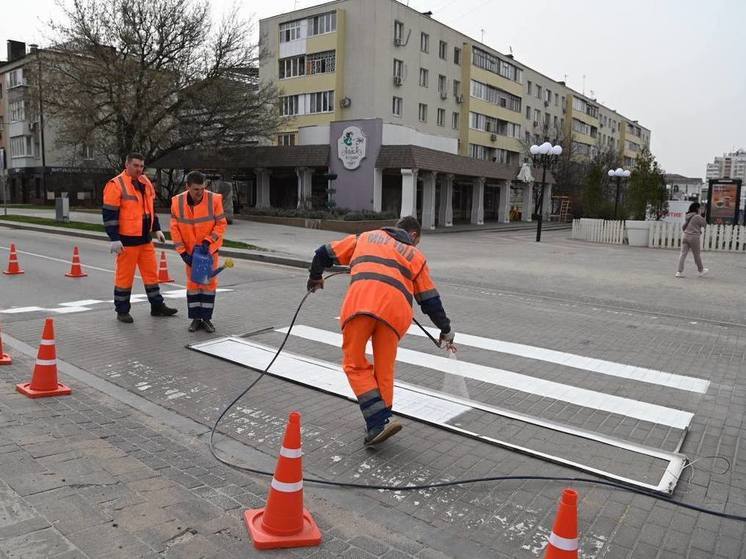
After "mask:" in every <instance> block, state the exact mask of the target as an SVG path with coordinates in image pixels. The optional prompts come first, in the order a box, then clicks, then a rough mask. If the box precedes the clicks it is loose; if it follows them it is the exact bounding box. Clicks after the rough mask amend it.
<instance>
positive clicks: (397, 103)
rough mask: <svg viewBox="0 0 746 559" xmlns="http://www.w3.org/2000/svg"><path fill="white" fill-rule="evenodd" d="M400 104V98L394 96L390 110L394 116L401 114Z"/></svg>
mask: <svg viewBox="0 0 746 559" xmlns="http://www.w3.org/2000/svg"><path fill="white" fill-rule="evenodd" d="M401 104H402V98H401V97H394V99H393V102H392V103H391V112H392V113H393V115H394V116H401Z"/></svg>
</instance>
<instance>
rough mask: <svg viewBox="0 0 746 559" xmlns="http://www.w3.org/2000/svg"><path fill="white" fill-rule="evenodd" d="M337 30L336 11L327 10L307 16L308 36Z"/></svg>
mask: <svg viewBox="0 0 746 559" xmlns="http://www.w3.org/2000/svg"><path fill="white" fill-rule="evenodd" d="M336 30H337V12H327V13H325V14H319V15H317V16H311V17H309V18H308V36H309V37H311V36H313V35H323V34H324V33H333V32H334V31H336Z"/></svg>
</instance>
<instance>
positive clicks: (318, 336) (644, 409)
mask: <svg viewBox="0 0 746 559" xmlns="http://www.w3.org/2000/svg"><path fill="white" fill-rule="evenodd" d="M276 332H280V333H287V328H278V329H277V330H276ZM292 333H293V335H294V336H297V337H299V338H305V339H307V340H312V341H317V342H321V343H325V344H328V345H332V346H336V347H340V348H341V347H342V335H341V334H338V333H336V332H329V331H328V330H321V329H319V328H313V327H311V326H303V325H296V326H295V327H294V328H293V332H292ZM367 352H368V354H371V353H372V351H371V347H370V344H368V347H367ZM396 360H397V361H400V362H402V363H409V364H411V365H418V366H420V367H426V368H428V369H434V370H436V371H441V372H444V373H448V374H451V375H459V376H462V377H465V378H470V379H474V380H479V381H482V382H488V383H490V384H495V385H499V386H505V387H506V388H512V389H513V390H520V391H521V392H527V393H530V394H536V395H538V396H543V397H545V398H551V399H554V400H561V401H563V402H569V403H571V404H575V405H578V406H583V407H585V408H592V409H598V410H601V411H606V412H610V413H617V414H620V415H626V416H628V417H634V418H635V419H640V420H642V421H650V422H651V423H658V424H660V425H668V426H670V427H674V428H676V429H686V428H687V427H688V426H689V424H690V423H691V421H692V418H693V416H694V415H693V414H692V413H689V412H685V411H682V410H677V409H673V408H667V407H664V406H659V405H657V404H649V403H647V402H640V401H638V400H632V399H630V398H623V397H621V396H614V395H612V394H605V393H603V392H596V391H594V390H587V389H585V388H579V387H576V386H571V385H568V384H561V383H558V382H553V381H549V380H544V379H540V378H536V377H532V376H528V375H522V374H520V373H514V372H512V371H506V370H504V369H496V368H493V367H486V366H484V365H479V364H477V363H469V362H466V361H460V360H455V359H449V358H447V357H440V356H437V355H430V354H429V353H421V352H418V351H412V350H410V349H403V348H399V350H398V352H397V355H396Z"/></svg>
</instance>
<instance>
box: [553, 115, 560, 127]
mask: <svg viewBox="0 0 746 559" xmlns="http://www.w3.org/2000/svg"><path fill="white" fill-rule="evenodd" d="M557 124H559V121H558V120H557V115H554V128H555V129H556V128H557Z"/></svg>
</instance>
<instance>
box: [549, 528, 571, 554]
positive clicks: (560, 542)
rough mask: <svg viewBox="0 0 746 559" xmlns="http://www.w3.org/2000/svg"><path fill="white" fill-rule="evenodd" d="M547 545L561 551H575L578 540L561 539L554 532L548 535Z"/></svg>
mask: <svg viewBox="0 0 746 559" xmlns="http://www.w3.org/2000/svg"><path fill="white" fill-rule="evenodd" d="M549 544H550V545H553V546H554V547H556V548H557V549H561V550H562V551H577V550H578V538H563V537H562V536H558V535H557V534H555V533H554V532H552V533H551V534H549Z"/></svg>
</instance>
